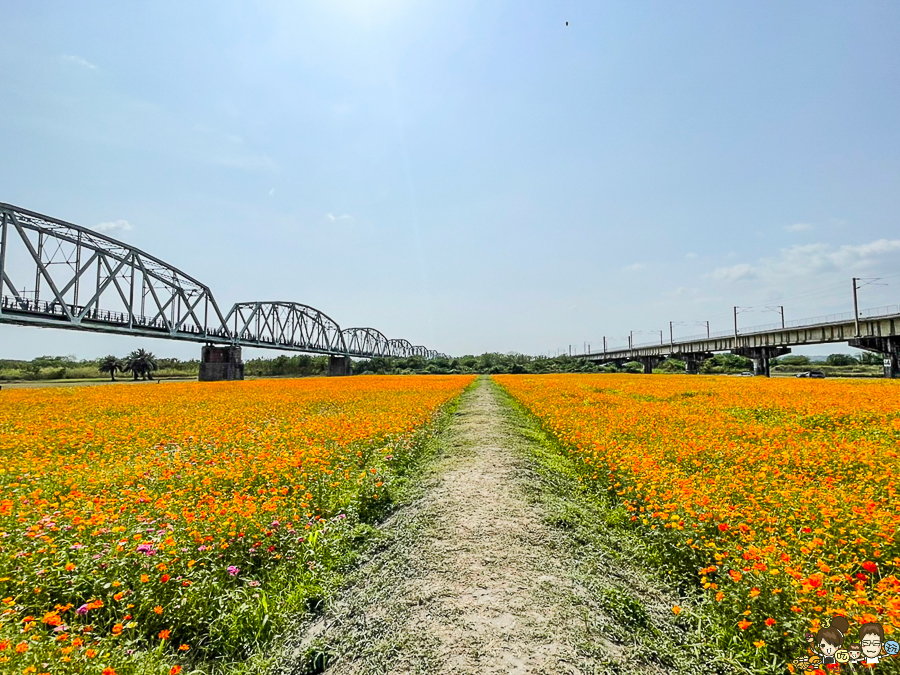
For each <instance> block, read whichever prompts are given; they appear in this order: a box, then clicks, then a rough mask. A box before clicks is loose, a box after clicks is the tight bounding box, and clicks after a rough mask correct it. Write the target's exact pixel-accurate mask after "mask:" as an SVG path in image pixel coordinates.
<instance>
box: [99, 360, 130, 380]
mask: <svg viewBox="0 0 900 675" xmlns="http://www.w3.org/2000/svg"><path fill="white" fill-rule="evenodd" d="M97 368H98V370H99V371H100V372H101V373H109V376H110V378H111V379H112V381H113V382H115V381H116V372H117V371H124V370H125V364H124V363H123V362H122V361H121V360H120V359H119V358H118V357H116V356H112V355H110V356H104V357H103V358H102V359H100V363H99V364H97Z"/></svg>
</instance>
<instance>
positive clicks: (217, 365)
mask: <svg viewBox="0 0 900 675" xmlns="http://www.w3.org/2000/svg"><path fill="white" fill-rule="evenodd" d="M197 379H198V380H200V381H201V382H216V381H218V380H243V379H244V362H243V361H242V360H241V348H240V347H220V346H216V345H204V346H203V348H202V349H201V350H200V374H199V375H198V376H197Z"/></svg>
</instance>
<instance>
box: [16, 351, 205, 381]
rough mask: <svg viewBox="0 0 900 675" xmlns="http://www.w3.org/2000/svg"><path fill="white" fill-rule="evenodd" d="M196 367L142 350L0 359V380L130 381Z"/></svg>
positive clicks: (196, 368)
mask: <svg viewBox="0 0 900 675" xmlns="http://www.w3.org/2000/svg"><path fill="white" fill-rule="evenodd" d="M199 368H200V362H199V361H196V360H194V361H181V360H179V359H166V358H157V357H156V356H154V355H153V354H152V353H151V352H148V351H146V350H144V349H136V350H134V351H133V352H131V353H130V354H128V355H127V356H124V357H121V358H120V357H117V356H114V355H109V356H104V357H102V358H99V359H78V358H76V357H75V356H39V357H37V358H35V359H31V360H30V361H25V360H19V359H0V381H5V382H8V381H11V380H89V379H98V378H102V377H109V378H110V379H113V380H114V379H115V378H116V375H118V374H122V375H123V376H125V377H127V376H129V375H130V376H131V377H132V378H133V379H148V378H150V377H191V376H192V375H196V374H197V372H198V371H199Z"/></svg>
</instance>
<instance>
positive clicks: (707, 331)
mask: <svg viewBox="0 0 900 675" xmlns="http://www.w3.org/2000/svg"><path fill="white" fill-rule="evenodd" d="M705 323H706V339H707V340H709V321H706V322H705Z"/></svg>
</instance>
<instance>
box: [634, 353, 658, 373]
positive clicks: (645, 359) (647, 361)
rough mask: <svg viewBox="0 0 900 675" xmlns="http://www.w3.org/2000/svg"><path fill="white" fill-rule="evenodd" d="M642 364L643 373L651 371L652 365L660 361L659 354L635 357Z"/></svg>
mask: <svg viewBox="0 0 900 675" xmlns="http://www.w3.org/2000/svg"><path fill="white" fill-rule="evenodd" d="M637 360H638V361H640V363H641V365H643V366H644V375H650V374H652V373H653V367H654V366H656V365H657V364H658V363H659V362H660V361H662V357H661V356H640V357H638V359H637Z"/></svg>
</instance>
